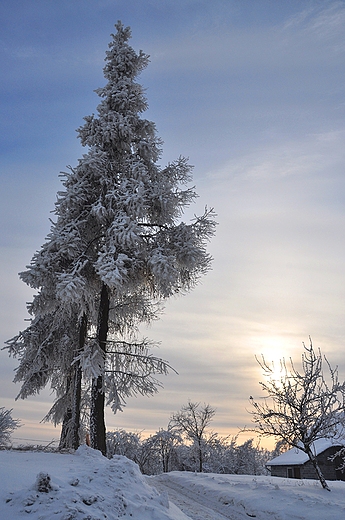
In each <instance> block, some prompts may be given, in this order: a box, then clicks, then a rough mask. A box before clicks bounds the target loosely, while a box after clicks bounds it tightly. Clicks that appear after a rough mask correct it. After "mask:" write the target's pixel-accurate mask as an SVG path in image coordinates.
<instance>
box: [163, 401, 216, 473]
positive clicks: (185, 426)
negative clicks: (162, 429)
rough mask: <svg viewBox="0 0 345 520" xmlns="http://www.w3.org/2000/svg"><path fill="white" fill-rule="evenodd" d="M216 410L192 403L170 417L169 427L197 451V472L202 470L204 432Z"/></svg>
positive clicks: (207, 405) (189, 402)
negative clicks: (189, 442) (185, 438)
mask: <svg viewBox="0 0 345 520" xmlns="http://www.w3.org/2000/svg"><path fill="white" fill-rule="evenodd" d="M215 413H216V410H215V409H214V408H212V407H211V406H210V405H209V404H204V405H203V406H200V403H192V402H191V401H188V404H187V405H185V406H182V408H181V410H180V411H179V412H177V413H175V414H173V415H172V417H171V420H170V424H169V427H170V428H174V429H176V430H177V431H179V432H180V433H181V434H183V435H185V436H186V437H187V439H189V440H190V441H191V442H192V443H193V444H194V445H195V447H196V449H197V460H198V471H200V472H202V470H203V452H204V449H203V444H204V441H205V433H206V432H205V430H206V428H207V427H208V426H209V424H210V422H211V421H212V418H213V416H214V414H215Z"/></svg>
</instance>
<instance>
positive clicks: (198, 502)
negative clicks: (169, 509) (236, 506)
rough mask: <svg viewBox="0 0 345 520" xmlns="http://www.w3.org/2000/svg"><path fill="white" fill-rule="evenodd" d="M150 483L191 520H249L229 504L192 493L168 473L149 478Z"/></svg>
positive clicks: (247, 516)
mask: <svg viewBox="0 0 345 520" xmlns="http://www.w3.org/2000/svg"><path fill="white" fill-rule="evenodd" d="M149 482H150V485H152V486H153V487H155V488H156V489H157V490H158V491H159V492H160V493H162V492H167V493H168V496H169V500H170V501H171V502H173V504H175V505H176V506H177V507H178V508H179V509H181V511H182V512H183V513H185V514H186V515H187V516H189V517H190V518H191V519H192V520H249V518H250V517H249V515H247V514H245V513H243V512H241V511H238V510H236V511H231V510H230V507H231V505H229V504H226V503H225V504H221V503H219V504H217V503H215V502H210V501H209V500H208V499H207V496H205V495H200V494H198V493H193V492H191V491H190V490H188V489H185V488H183V487H182V486H180V485H179V484H177V483H176V482H172V481H171V479H169V477H168V475H157V476H155V477H151V478H150V481H149Z"/></svg>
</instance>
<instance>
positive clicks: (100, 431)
mask: <svg viewBox="0 0 345 520" xmlns="http://www.w3.org/2000/svg"><path fill="white" fill-rule="evenodd" d="M108 319H109V294H108V289H107V286H106V285H104V284H103V286H102V291H101V301H100V305H99V313H98V327H97V340H98V344H99V347H100V349H101V350H102V352H104V355H105V352H106V341H107V334H108ZM103 383H104V381H103V375H100V376H98V377H97V378H95V379H93V380H92V389H91V410H90V438H91V447H92V448H94V449H95V450H100V451H101V452H102V454H103V455H106V438H105V420H104V402H105V395H104V384H103Z"/></svg>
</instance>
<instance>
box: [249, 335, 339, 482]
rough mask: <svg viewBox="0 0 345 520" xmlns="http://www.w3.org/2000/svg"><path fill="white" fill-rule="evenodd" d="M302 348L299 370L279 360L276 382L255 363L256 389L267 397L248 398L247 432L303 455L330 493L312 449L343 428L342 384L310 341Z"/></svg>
mask: <svg viewBox="0 0 345 520" xmlns="http://www.w3.org/2000/svg"><path fill="white" fill-rule="evenodd" d="M303 347H304V353H303V354H302V370H301V371H298V370H297V369H296V368H295V366H294V364H293V361H292V359H290V366H289V368H288V367H287V365H286V363H285V360H284V359H282V360H281V361H280V364H281V377H280V379H277V378H276V377H275V376H274V367H273V364H271V365H269V364H267V363H266V361H265V359H264V357H262V360H257V361H258V363H259V365H260V367H261V368H262V369H263V372H264V376H265V377H266V382H260V385H261V387H262V389H263V390H264V392H266V393H267V394H268V395H267V396H266V397H265V398H264V401H263V402H262V403H258V402H256V401H255V400H254V398H253V397H250V402H251V404H252V406H253V408H254V411H252V412H251V413H252V416H253V422H254V423H255V427H254V428H252V429H249V430H250V431H256V432H259V434H260V435H263V436H274V437H275V438H276V439H277V440H281V441H284V443H286V444H287V445H289V446H291V447H296V448H298V449H300V450H302V451H304V452H305V453H306V454H307V455H308V457H309V460H310V461H311V463H312V465H313V466H314V468H315V471H316V474H317V476H318V478H319V480H320V482H321V485H322V487H323V488H324V489H327V490H328V491H330V489H329V487H328V485H327V482H326V480H325V478H324V476H323V474H322V471H321V469H320V467H319V465H318V461H317V458H316V454H315V451H314V449H313V448H314V443H315V441H317V440H318V439H321V438H329V439H330V438H336V437H337V436H338V435H339V430H340V426H342V425H344V424H345V417H344V404H345V400H344V399H345V383H339V380H338V370H337V368H335V369H332V368H331V366H330V364H329V363H328V361H327V359H326V358H323V356H322V355H321V351H320V350H319V351H318V352H317V353H315V351H314V349H313V345H312V341H311V339H310V344H309V346H306V345H305V344H303ZM323 360H325V362H326V364H327V367H328V371H329V381H328V382H327V381H326V379H325V377H324V374H323Z"/></svg>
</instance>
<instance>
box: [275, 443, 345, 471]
mask: <svg viewBox="0 0 345 520" xmlns="http://www.w3.org/2000/svg"><path fill="white" fill-rule="evenodd" d="M332 446H345V439H344V438H343V439H341V440H340V439H339V438H338V439H318V440H317V441H315V442H313V444H312V446H311V448H312V451H313V453H314V455H320V453H323V452H324V451H325V450H327V449H328V448H331V447H332ZM308 460H309V457H308V455H307V454H306V453H304V451H302V450H300V449H298V448H291V449H290V450H288V451H286V452H285V453H282V454H281V455H279V456H278V457H275V458H274V459H272V460H269V461H268V462H266V466H300V465H302V464H305V463H306V462H307V461H308Z"/></svg>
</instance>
